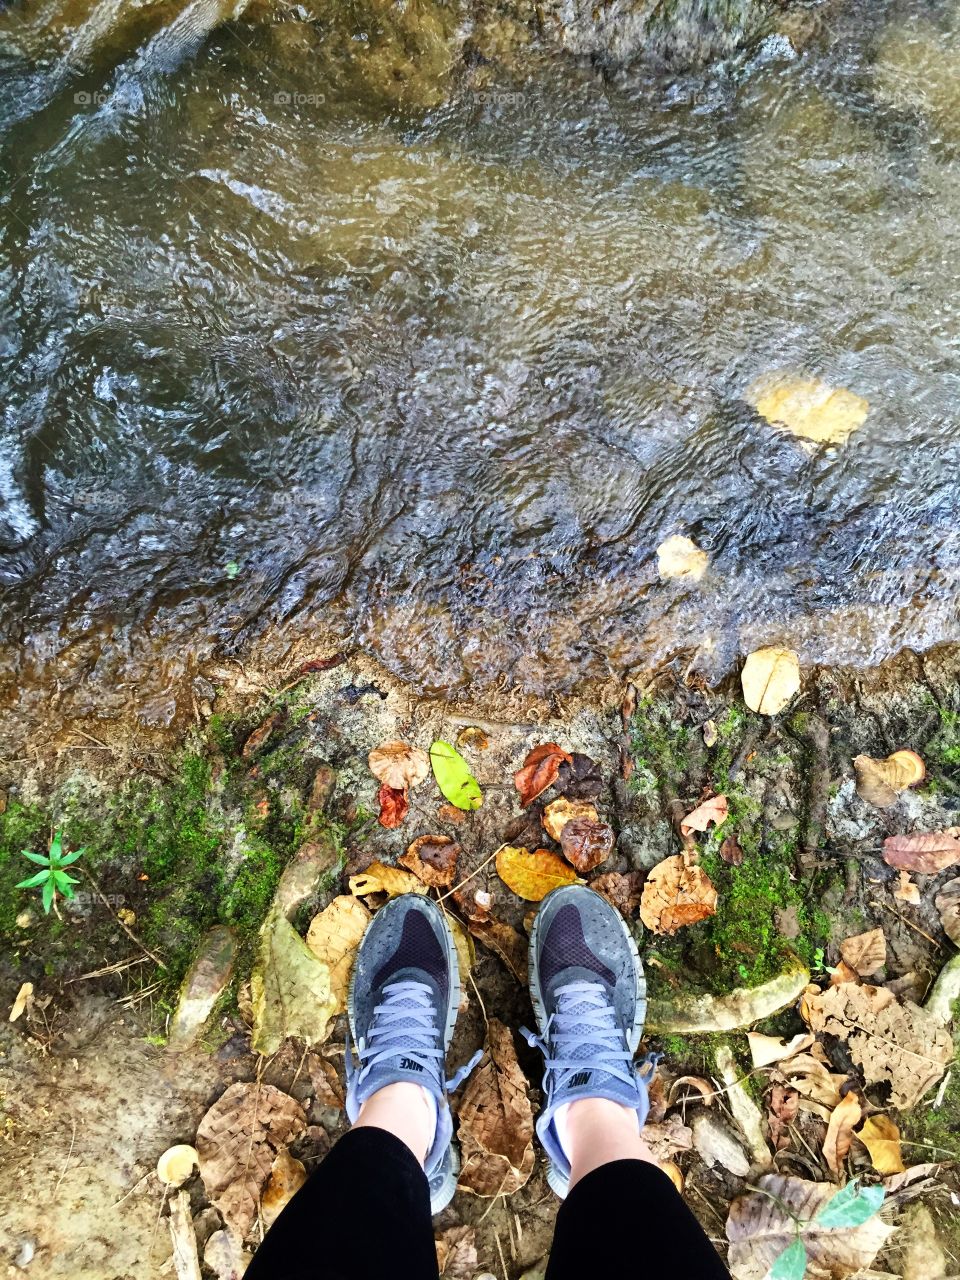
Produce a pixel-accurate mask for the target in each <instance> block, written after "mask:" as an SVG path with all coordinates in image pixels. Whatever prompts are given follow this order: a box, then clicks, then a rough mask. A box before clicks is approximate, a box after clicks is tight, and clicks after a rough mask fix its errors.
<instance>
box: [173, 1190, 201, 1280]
mask: <svg viewBox="0 0 960 1280" xmlns="http://www.w3.org/2000/svg"><path fill="white" fill-rule="evenodd" d="M167 1222H168V1225H169V1227H170V1242H171V1244H172V1245H173V1266H174V1269H175V1271H176V1273H177V1280H202V1276H201V1273H200V1256H199V1254H198V1253H197V1235H196V1232H195V1231H194V1229H193V1218H192V1217H191V1216H190V1193H189V1191H178V1192H177V1194H176V1195H175V1196H174V1197H173V1199H172V1200H171V1201H170V1217H169V1218H168V1219H167Z"/></svg>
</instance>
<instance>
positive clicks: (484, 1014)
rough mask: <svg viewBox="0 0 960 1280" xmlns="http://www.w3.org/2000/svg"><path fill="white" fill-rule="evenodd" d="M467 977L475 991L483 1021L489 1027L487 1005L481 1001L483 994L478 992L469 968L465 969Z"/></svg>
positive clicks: (478, 989)
mask: <svg viewBox="0 0 960 1280" xmlns="http://www.w3.org/2000/svg"><path fill="white" fill-rule="evenodd" d="M467 977H468V978H469V979H470V985H471V987H473V990H474V992H475V993H476V997H477V999H478V1000H479V1002H480V1012H481V1013H482V1014H483V1021H484V1023H485V1024H486V1026H487V1028H488V1029H489V1027H490V1019H489V1018H488V1017H487V1006H486V1005H485V1004H484V1003H483V996H482V995H481V994H480V988H479V987H478V986H477V984H476V982H475V981H474V977H473V973H472V971H470V970H468V971H467Z"/></svg>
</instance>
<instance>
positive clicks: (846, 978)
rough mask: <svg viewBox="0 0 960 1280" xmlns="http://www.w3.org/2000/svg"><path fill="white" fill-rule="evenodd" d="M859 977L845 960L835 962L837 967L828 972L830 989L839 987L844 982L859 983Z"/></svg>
mask: <svg viewBox="0 0 960 1280" xmlns="http://www.w3.org/2000/svg"><path fill="white" fill-rule="evenodd" d="M859 981H860V975H859V974H858V973H857V971H856V969H851V968H850V966H849V965H848V964H847V962H846V961H845V960H840V961H838V962H837V966H836V968H834V969H831V970H830V985H831V987H839V986H841V985H842V984H843V983H844V982H859Z"/></svg>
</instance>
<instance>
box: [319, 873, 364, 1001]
mask: <svg viewBox="0 0 960 1280" xmlns="http://www.w3.org/2000/svg"><path fill="white" fill-rule="evenodd" d="M371 919H372V917H371V915H370V912H369V911H368V910H367V908H366V907H365V906H364V905H363V903H362V902H360V901H359V899H357V898H352V897H351V896H350V895H349V894H343V895H341V896H340V897H339V898H334V900H333V901H332V902H331V903H330V905H329V906H328V907H325V908H324V909H323V911H321V912H319V913H318V914H317V915H315V916H314V917H313V919H312V920H311V921H310V928H309V929H308V930H307V946H308V947H309V948H310V950H311V951H312V952H313V954H314V955H315V956H316V957H317V959H318V960H322V961H323V963H324V964H325V965H327V966H328V967H329V969H330V993H331V995H332V996H333V997H334V999H335V1000H336V1002H337V1013H345V1012H346V1008H347V994H348V992H349V990H350V973H351V971H352V969H353V958H354V955H355V954H356V950H357V947H358V946H359V945H360V939H361V938H362V937H363V935H364V933H365V932H366V929H367V925H368V924H369V923H370V921H371Z"/></svg>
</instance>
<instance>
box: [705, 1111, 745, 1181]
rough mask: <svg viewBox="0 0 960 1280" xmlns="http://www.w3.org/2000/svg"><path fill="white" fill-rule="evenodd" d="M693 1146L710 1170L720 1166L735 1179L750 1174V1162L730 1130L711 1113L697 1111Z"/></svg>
mask: <svg viewBox="0 0 960 1280" xmlns="http://www.w3.org/2000/svg"><path fill="white" fill-rule="evenodd" d="M692 1128H693V1145H694V1147H695V1148H696V1150H697V1152H698V1153H699V1154H700V1156H701V1157H702V1159H703V1160H705V1161H706V1163H707V1164H708V1165H710V1167H711V1168H713V1166H714V1165H717V1164H719V1165H721V1166H722V1167H723V1168H724V1169H726V1170H727V1171H728V1172H729V1173H732V1174H733V1175H734V1176H735V1177H737V1178H745V1177H746V1176H747V1174H748V1173H749V1172H750V1160H749V1158H748V1156H747V1153H746V1152H745V1151H744V1149H743V1147H742V1146H741V1145H740V1143H739V1142H738V1141H737V1139H736V1138H735V1137H734V1136H733V1133H732V1132H731V1130H730V1129H729V1128H728V1127H727V1125H725V1124H724V1122H723V1121H722V1120H721V1119H720V1118H719V1116H716V1115H714V1114H713V1112H712V1111H699V1112H698V1113H697V1115H696V1116H695V1117H694V1120H693V1125H692Z"/></svg>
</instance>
